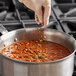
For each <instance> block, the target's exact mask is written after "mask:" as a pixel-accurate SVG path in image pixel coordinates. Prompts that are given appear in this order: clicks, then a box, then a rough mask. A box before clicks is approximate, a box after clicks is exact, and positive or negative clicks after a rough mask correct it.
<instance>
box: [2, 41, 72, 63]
mask: <svg viewBox="0 0 76 76" xmlns="http://www.w3.org/2000/svg"><path fill="white" fill-rule="evenodd" d="M1 53H2V54H3V55H5V56H7V57H10V58H12V59H16V60H19V61H28V62H48V61H55V60H58V59H61V58H64V57H66V56H68V55H70V54H71V53H72V52H71V51H70V50H69V49H68V48H66V47H65V46H63V45H60V44H58V43H54V42H50V41H42V40H39V41H34V40H32V41H20V42H16V43H13V44H11V45H9V46H7V47H5V48H4V49H3V50H2V51H1Z"/></svg>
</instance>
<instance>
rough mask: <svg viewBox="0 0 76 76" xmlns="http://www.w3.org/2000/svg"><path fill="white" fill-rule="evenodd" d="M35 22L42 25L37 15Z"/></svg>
mask: <svg viewBox="0 0 76 76" xmlns="http://www.w3.org/2000/svg"><path fill="white" fill-rule="evenodd" d="M35 21H36V23H37V24H40V22H39V19H38V16H37V15H36V14H35Z"/></svg>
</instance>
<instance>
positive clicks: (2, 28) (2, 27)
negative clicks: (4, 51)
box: [0, 24, 8, 34]
mask: <svg viewBox="0 0 76 76" xmlns="http://www.w3.org/2000/svg"><path fill="white" fill-rule="evenodd" d="M7 32H8V31H7V29H6V28H5V27H4V26H3V25H2V24H0V33H1V34H5V33H7Z"/></svg>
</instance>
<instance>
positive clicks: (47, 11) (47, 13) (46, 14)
mask: <svg viewBox="0 0 76 76" xmlns="http://www.w3.org/2000/svg"><path fill="white" fill-rule="evenodd" d="M50 12H51V6H50V5H47V6H45V10H44V25H48V22H49V16H50Z"/></svg>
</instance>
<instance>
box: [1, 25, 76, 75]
mask: <svg viewBox="0 0 76 76" xmlns="http://www.w3.org/2000/svg"><path fill="white" fill-rule="evenodd" d="M0 29H2V30H1V32H2V33H3V34H4V33H5V32H7V31H5V29H4V28H3V27H2V26H1V27H0ZM44 36H46V38H45V37H44ZM40 39H43V40H47V41H52V42H56V43H59V44H62V45H64V46H66V47H68V48H69V49H70V50H71V51H72V54H70V55H69V56H67V57H65V58H63V59H60V60H56V61H52V62H42V63H36V62H22V61H17V60H13V59H10V58H8V57H5V56H4V55H2V54H1V56H2V57H1V63H2V64H1V67H2V69H1V74H2V76H72V73H73V67H74V53H75V46H76V44H75V43H76V42H75V39H74V38H73V37H71V36H69V35H67V34H65V33H63V32H59V31H57V30H53V29H48V28H46V29H45V28H41V29H36V28H25V29H18V30H15V31H11V32H8V33H6V34H4V35H2V36H1V37H0V51H1V49H2V48H3V47H4V46H8V45H10V44H12V43H14V42H18V41H21V40H40Z"/></svg>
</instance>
